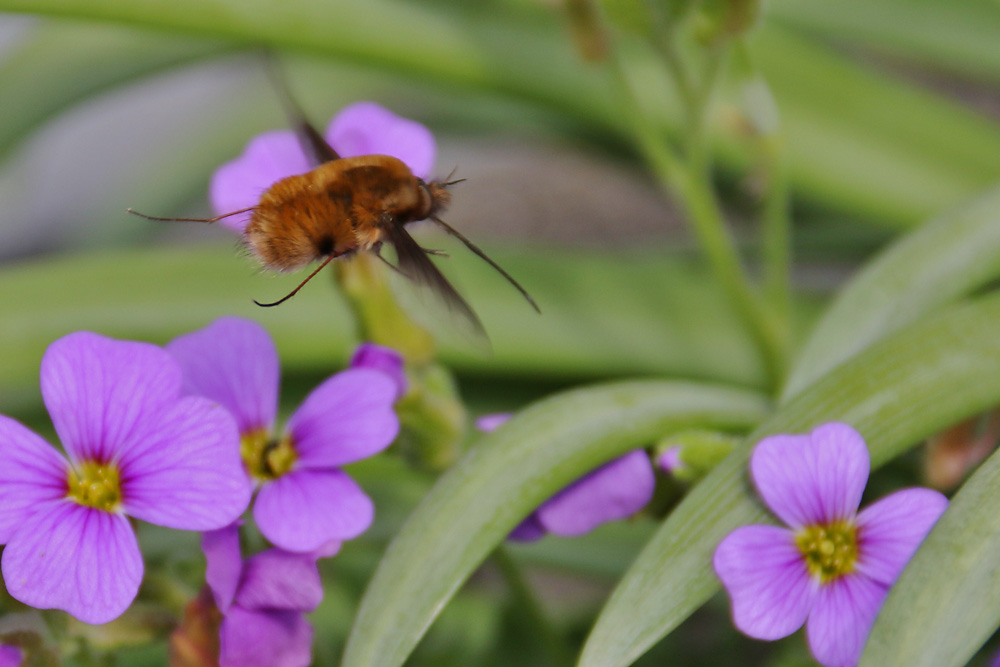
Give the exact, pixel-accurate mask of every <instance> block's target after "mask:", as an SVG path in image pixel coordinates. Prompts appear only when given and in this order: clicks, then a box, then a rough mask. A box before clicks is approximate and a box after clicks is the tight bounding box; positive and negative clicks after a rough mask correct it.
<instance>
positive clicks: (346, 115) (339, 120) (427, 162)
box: [326, 102, 437, 179]
mask: <svg viewBox="0 0 1000 667" xmlns="http://www.w3.org/2000/svg"><path fill="white" fill-rule="evenodd" d="M326 140H327V141H329V142H330V145H331V146H332V147H333V148H334V150H336V151H337V152H338V153H339V154H340V155H341V157H354V156H357V155H391V156H392V157H395V158H398V159H400V160H402V161H403V162H404V163H405V164H406V166H408V167H409V168H410V171H412V172H413V175H414V176H416V177H417V178H422V179H427V178H428V177H429V176H430V174H431V170H432V169H433V167H434V154H435V152H436V150H437V149H436V146H435V144H434V135H433V134H431V131H430V130H428V129H427V128H426V127H424V126H423V125H421V124H420V123H418V122H416V121H413V120H410V119H408V118H403V117H402V116H397V115H396V114H394V113H392V112H391V111H389V110H388V109H386V108H384V107H382V106H380V105H378V104H375V103H374V102H357V103H355V104H352V105H350V106H348V107H344V109H342V110H341V112H340V113H339V114H337V115H336V117H335V118H334V119H333V120H332V121H331V122H330V126H329V127H328V128H327V130H326Z"/></svg>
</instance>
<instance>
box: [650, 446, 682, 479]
mask: <svg viewBox="0 0 1000 667" xmlns="http://www.w3.org/2000/svg"><path fill="white" fill-rule="evenodd" d="M656 465H658V466H660V470H662V471H663V472H665V473H667V474H668V475H672V474H674V471H676V470H677V469H679V468H682V467H684V462H683V461H681V448H680V445H674V446H673V447H667V448H666V449H665V450H663V452H661V453H660V455H659V456H658V457H657V459H656Z"/></svg>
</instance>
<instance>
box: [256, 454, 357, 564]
mask: <svg viewBox="0 0 1000 667" xmlns="http://www.w3.org/2000/svg"><path fill="white" fill-rule="evenodd" d="M253 516H254V519H255V520H256V521H257V525H258V526H259V527H260V532H261V533H263V535H264V537H266V538H267V539H268V540H270V541H271V542H272V543H273V544H274V545H275V546H277V547H280V548H282V549H285V550H286V551H296V552H307V551H315V550H317V549H319V548H320V547H322V546H323V545H324V544H325V543H326V542H328V541H329V540H334V539H335V540H349V539H351V538H353V537H357V536H358V535H360V534H361V533H363V532H364V531H365V530H367V528H368V526H370V525H371V522H372V519H373V518H374V516H375V507H374V505H373V504H372V501H371V499H370V498H369V497H368V496H366V495H365V493H364V491H362V490H361V487H359V486H358V485H357V484H356V483H355V482H354V480H352V479H351V478H350V477H348V476H347V474H346V473H344V472H341V471H340V470H295V471H292V472H291V473H288V474H287V475H284V476H283V477H280V478H278V479H276V480H274V481H273V482H268V483H267V484H264V486H262V487H261V489H260V492H259V493H258V494H257V501H256V502H255V503H254V508H253Z"/></svg>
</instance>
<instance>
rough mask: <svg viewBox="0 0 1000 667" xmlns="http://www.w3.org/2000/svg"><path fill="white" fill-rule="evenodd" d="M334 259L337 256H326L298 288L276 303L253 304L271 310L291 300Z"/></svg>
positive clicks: (258, 302)
mask: <svg viewBox="0 0 1000 667" xmlns="http://www.w3.org/2000/svg"><path fill="white" fill-rule="evenodd" d="M334 257H337V255H330V256H328V257H327V258H326V259H324V260H323V263H322V264H320V265H319V266H317V267H316V269H315V270H314V271H313V272H312V273H310V274H309V275H308V276H306V279H305V280H303V281H302V282H300V283H299V286H298V287H296V288H295V289H293V290H292V291H291V292H289V293H288V294H286V295H285V296H283V297H281V298H280V299H278V300H277V301H273V302H271V303H261V302H260V301H258V300H257V299H254V300H253V302H254V303H255V304H257V305H258V306H260V307H261V308H271V307H273V306H280V305H281V304H283V303H284V302H286V301H288V300H289V299H291V298H292V297H293V296H295V295H296V294H298V293H299V290H300V289H302V288H303V287H305V286H306V283H307V282H309V281H310V280H312V279H313V277H314V276H315V275H316V274H317V273H319V272H320V271H322V270H323V267H325V266H326V265H327V264H329V263H330V262H331V261H332V260H333V258H334Z"/></svg>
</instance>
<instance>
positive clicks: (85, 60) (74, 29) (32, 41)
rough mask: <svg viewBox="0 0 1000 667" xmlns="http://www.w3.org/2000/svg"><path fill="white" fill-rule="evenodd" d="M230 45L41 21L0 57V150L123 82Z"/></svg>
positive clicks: (199, 57) (71, 23)
mask: <svg viewBox="0 0 1000 667" xmlns="http://www.w3.org/2000/svg"><path fill="white" fill-rule="evenodd" d="M232 48H233V47H232V45H230V44H226V43H220V42H210V41H206V40H198V39H190V38H184V37H179V36H177V35H171V34H164V33H160V32H154V31H150V30H133V29H126V28H124V27H121V26H108V25H101V24H94V23H89V22H78V21H64V22H60V21H48V22H43V23H41V24H39V25H37V26H35V27H33V28H32V30H31V33H30V35H29V37H28V38H27V39H26V40H25V41H24V42H23V43H20V44H18V45H17V47H16V48H15V49H14V50H13V52H11V53H8V54H6V55H5V56H4V58H3V59H0V90H3V95H4V113H3V119H2V122H0V153H3V152H5V151H7V150H8V149H9V148H10V147H11V145H13V144H14V143H15V142H17V141H20V140H21V139H23V138H24V137H25V136H26V135H27V134H28V133H30V132H31V131H32V130H34V129H35V128H36V127H37V126H38V125H39V124H41V123H42V122H44V121H45V120H47V119H48V118H50V117H52V116H53V115H55V114H57V113H58V112H60V111H61V110H63V109H65V108H66V107H68V106H70V105H72V104H79V103H80V102H81V101H82V100H85V99H87V98H89V97H91V96H93V95H96V94H98V93H101V92H104V91H106V90H109V89H112V88H113V87H114V86H116V85H119V84H121V83H123V82H125V81H129V80H131V79H134V78H137V77H140V76H146V75H149V74H151V73H153V72H156V71H158V70H161V69H164V68H168V67H173V66H176V65H180V64H183V63H189V62H194V61H197V60H199V59H202V58H206V57H208V56H212V55H216V54H218V53H222V52H224V51H225V50H227V49H232Z"/></svg>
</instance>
